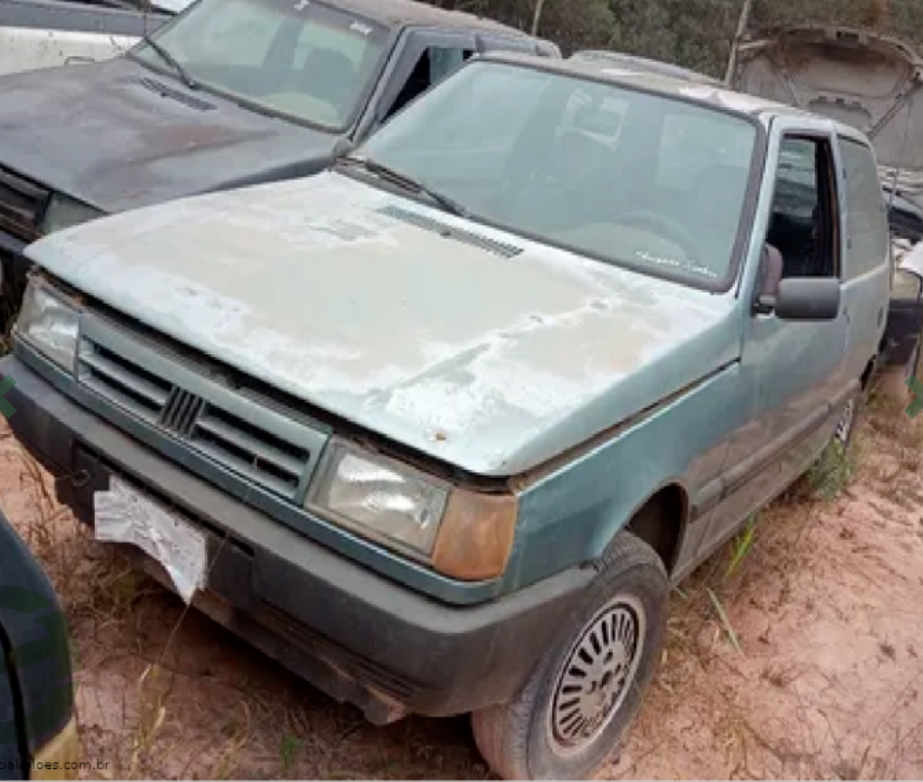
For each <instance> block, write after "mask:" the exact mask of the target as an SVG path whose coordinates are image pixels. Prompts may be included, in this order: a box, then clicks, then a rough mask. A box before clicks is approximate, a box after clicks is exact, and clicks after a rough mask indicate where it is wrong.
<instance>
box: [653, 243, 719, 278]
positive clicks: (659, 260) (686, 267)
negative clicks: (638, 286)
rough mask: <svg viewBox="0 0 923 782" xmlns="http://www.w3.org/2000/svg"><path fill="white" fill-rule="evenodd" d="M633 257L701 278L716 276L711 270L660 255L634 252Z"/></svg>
mask: <svg viewBox="0 0 923 782" xmlns="http://www.w3.org/2000/svg"><path fill="white" fill-rule="evenodd" d="M635 257H636V258H638V259H639V260H642V261H646V262H647V263H652V264H655V265H656V266H670V267H672V268H674V269H682V270H683V271H687V272H693V273H694V274H698V275H701V276H703V277H710V278H712V279H715V278H716V277H717V276H718V275H716V274H715V273H714V272H713V271H712V270H711V269H709V268H707V267H705V266H699V265H698V264H696V263H689V262H684V261H679V260H677V259H676V258H665V257H664V256H662V255H651V253H649V252H648V251H647V250H636V251H635Z"/></svg>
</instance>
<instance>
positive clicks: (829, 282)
mask: <svg viewBox="0 0 923 782" xmlns="http://www.w3.org/2000/svg"><path fill="white" fill-rule="evenodd" d="M757 311H758V312H761V313H769V312H774V313H775V315H776V317H777V318H779V320H807V321H819V320H836V318H837V316H838V315H839V314H840V281H839V280H838V279H836V278H834V277H788V278H785V279H782V280H780V281H779V292H778V294H777V295H776V296H761V297H760V299H759V303H758V305H757Z"/></svg>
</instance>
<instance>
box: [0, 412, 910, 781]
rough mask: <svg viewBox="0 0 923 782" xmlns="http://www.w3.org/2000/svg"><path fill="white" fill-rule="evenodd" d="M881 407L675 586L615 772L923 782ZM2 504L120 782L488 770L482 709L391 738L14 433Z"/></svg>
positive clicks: (892, 452)
mask: <svg viewBox="0 0 923 782" xmlns="http://www.w3.org/2000/svg"><path fill="white" fill-rule="evenodd" d="M906 403H907V402H906V401H905V402H903V404H901V403H900V402H899V401H898V402H895V401H893V400H892V401H890V402H887V401H882V397H881V395H876V396H875V397H873V399H872V402H871V403H870V406H869V409H868V410H867V411H866V414H865V416H864V423H863V425H862V427H861V429H860V431H859V433H858V436H857V440H856V442H855V444H854V447H853V449H852V452H851V454H850V456H849V457H848V458H847V459H845V460H841V462H840V463H838V464H836V465H834V469H832V470H831V471H829V472H828V473H827V474H826V475H825V476H822V475H819V474H814V475H812V476H811V477H810V478H809V479H806V480H804V481H802V482H801V483H800V484H799V486H798V487H796V488H795V489H793V490H792V492H790V493H789V495H787V496H786V497H785V498H783V499H782V500H780V501H779V502H777V503H776V504H775V505H774V506H772V507H771V508H770V509H768V510H767V511H765V512H763V513H762V514H760V515H759V516H758V517H757V518H756V519H755V520H754V522H753V524H752V527H751V528H748V530H747V531H745V532H744V533H742V534H741V536H740V537H739V538H738V539H737V540H736V541H735V542H734V543H733V544H731V545H730V546H728V547H727V548H725V549H724V550H722V551H721V552H719V553H718V554H716V555H715V556H714V557H712V559H711V560H709V561H708V562H707V563H705V565H703V566H702V567H701V568H700V570H699V571H698V572H697V573H695V574H694V575H693V576H692V577H691V578H690V579H687V581H686V582H685V583H684V584H683V585H682V588H681V589H680V590H677V591H676V593H675V594H674V597H673V601H672V609H671V615H670V619H669V644H668V647H667V649H666V650H665V652H664V655H663V660H662V664H661V666H660V671H659V674H658V676H657V678H656V681H655V684H654V686H653V687H652V689H651V691H650V693H649V696H648V698H647V700H646V703H645V706H644V709H643V711H642V713H641V716H640V718H639V721H638V723H637V724H636V726H635V729H634V730H633V732H632V734H631V736H630V737H629V739H628V741H627V743H626V746H625V747H624V748H623V751H622V752H621V755H620V757H618V758H615V759H613V763H612V764H611V765H610V766H609V767H608V768H607V769H606V770H605V771H604V773H603V775H602V776H603V777H604V778H610V779H623V778H644V779H659V778H699V779H710V778H780V777H785V778H826V779H836V778H898V779H912V778H916V779H919V778H923V699H921V695H920V693H921V691H923V621H921V620H923V567H921V564H923V470H921V467H923V416H920V417H919V418H918V419H917V420H916V421H914V422H912V421H911V420H910V419H909V418H908V416H907V415H906V414H904V413H903V409H902V408H903V405H905V404H906ZM0 437H2V440H0V501H2V507H3V510H4V512H5V513H6V514H7V516H8V517H9V518H10V519H11V520H12V521H13V522H14V523H15V524H16V526H17V527H18V529H19V530H20V532H21V533H22V534H23V535H24V536H25V537H26V538H27V539H28V540H29V542H30V544H31V545H32V547H33V548H34V550H35V551H36V552H38V554H39V555H40V557H41V559H42V561H43V563H44V564H45V566H46V568H47V569H48V570H49V572H50V574H51V575H52V577H53V579H54V580H55V582H56V585H57V587H58V590H59V592H60V594H61V596H62V599H63V601H64V603H65V606H66V609H67V611H68V614H69V617H70V621H71V625H72V626H71V629H72V633H73V637H74V644H75V650H74V653H75V657H76V667H77V670H78V673H77V682H78V707H79V712H80V725H81V735H82V741H83V748H84V759H85V760H89V761H91V762H92V763H93V764H99V766H104V768H99V767H97V768H93V769H88V770H86V771H84V772H83V776H85V777H88V778H93V777H99V776H101V777H108V778H126V777H133V778H184V777H185V778H189V777H192V778H196V777H198V778H240V777H243V778H251V779H260V778H280V777H282V778H285V777H292V778H332V779H338V778H339V779H346V778H356V777H363V778H369V777H374V778H403V779H415V778H420V779H439V778H483V777H488V776H489V772H488V770H487V768H486V767H485V766H484V764H483V763H482V762H481V761H480V760H479V758H478V755H477V752H476V750H475V748H474V744H473V741H472V739H471V734H470V730H469V727H468V723H467V721H466V720H465V719H457V720H443V721H432V720H424V719H410V720H407V721H405V722H402V723H398V724H395V725H392V726H390V727H387V728H375V727H372V726H370V725H368V724H366V723H365V722H364V721H363V719H362V717H361V715H360V714H359V712H358V711H356V710H354V709H352V708H350V707H347V706H339V705H336V704H334V703H333V702H332V701H330V700H329V699H327V698H326V697H325V696H323V695H322V694H320V693H319V692H317V691H316V690H314V689H313V688H311V687H310V686H308V685H307V684H304V683H303V682H301V681H299V680H297V679H296V678H295V677H294V676H292V675H290V674H288V673H287V672H286V671H285V670H283V669H282V668H281V667H279V666H278V665H276V664H274V663H273V662H271V661H270V660H268V659H266V658H265V657H263V656H261V655H260V654H259V653H258V652H256V651H254V650H253V649H251V648H250V647H248V646H247V644H246V643H244V642H242V641H240V640H238V639H236V638H234V637H233V636H231V635H230V634H228V633H227V632H226V631H224V630H223V629H221V628H220V627H218V626H217V625H214V624H212V623H211V622H210V621H209V620H207V619H205V618H203V617H202V616H200V615H199V614H197V613H196V612H195V611H189V612H186V611H184V606H183V604H182V602H181V601H180V600H179V599H178V598H175V597H173V596H172V595H170V594H168V593H166V592H165V591H164V590H162V589H161V588H159V587H158V586H157V585H156V584H155V583H154V582H153V581H151V580H149V579H147V578H146V577H144V576H139V575H137V574H135V573H133V572H132V571H131V570H130V569H129V568H128V567H127V566H126V564H125V563H124V560H123V559H121V558H120V557H119V556H118V555H117V554H113V552H112V551H110V550H109V549H107V548H106V547H104V546H103V545H101V544H97V543H95V542H94V541H92V540H91V539H89V537H88V535H87V533H86V531H85V530H82V529H80V528H79V527H78V526H77V524H76V522H74V521H73V519H72V518H71V517H70V516H69V514H68V513H67V512H66V511H64V510H63V509H61V508H60V507H58V506H56V505H55V503H54V502H53V500H52V499H51V497H52V496H53V491H52V482H51V479H50V478H49V477H48V476H47V475H45V474H44V473H42V471H41V470H40V469H39V468H38V467H37V466H36V465H35V463H34V462H32V461H31V460H29V459H28V458H26V457H24V456H23V454H22V453H21V451H20V449H19V447H18V445H17V444H16V442H15V440H14V439H13V438H12V437H11V436H10V435H9V433H8V432H6V431H0Z"/></svg>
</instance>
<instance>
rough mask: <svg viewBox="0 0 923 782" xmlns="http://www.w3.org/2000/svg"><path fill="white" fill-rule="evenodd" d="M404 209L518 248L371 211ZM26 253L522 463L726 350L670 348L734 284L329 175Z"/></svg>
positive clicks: (435, 446) (385, 425) (438, 432)
mask: <svg viewBox="0 0 923 782" xmlns="http://www.w3.org/2000/svg"><path fill="white" fill-rule="evenodd" d="M398 203H399V204H400V206H401V207H402V208H403V209H406V210H413V211H417V212H418V213H420V214H422V215H425V216H427V217H429V218H431V219H435V220H440V221H443V222H445V223H448V224H449V225H452V226H457V227H459V228H465V229H466V230H469V231H471V230H474V231H477V232H480V233H482V234H483V235H484V236H485V237H487V238H489V239H493V240H496V241H501V242H504V243H507V244H513V245H516V246H519V247H521V248H522V251H523V252H522V253H521V254H519V255H517V256H515V257H513V258H505V257H500V256H496V255H493V254H491V253H490V252H488V251H485V250H483V249H481V248H480V247H475V246H471V245H467V244H462V243H460V242H456V241H454V240H449V239H445V238H443V237H442V236H440V235H438V234H437V233H433V232H428V231H425V230H423V229H421V228H419V227H417V226H414V225H411V224H409V223H404V222H402V221H399V220H397V219H395V218H392V217H390V216H386V215H384V214H382V213H381V211H380V210H381V208H382V207H384V206H386V205H388V204H398ZM28 254H29V256H30V257H31V258H32V259H33V260H35V261H36V262H37V263H38V264H40V265H43V266H45V267H46V268H48V269H49V270H50V271H52V272H53V273H55V274H57V275H59V276H61V277H62V278H64V279H66V280H67V281H69V282H70V283H71V284H73V285H75V286H76V287H77V288H79V289H82V290H84V291H85V292H87V293H89V294H91V295H94V296H96V297H98V298H100V299H101V300H103V301H105V302H106V303H108V304H110V305H111V306H113V307H116V308H118V309H120V310H122V311H124V312H126V313H128V314H130V315H132V316H134V317H136V318H137V319H139V320H140V321H142V322H144V323H145V324H146V325H147V326H149V327H150V328H152V329H154V330H158V331H162V332H164V333H166V334H169V335H170V336H172V337H174V338H175V339H177V340H180V341H181V342H184V343H186V344H188V345H190V346H192V347H195V348H197V349H199V350H201V351H203V352H204V353H206V354H209V355H211V356H213V357H215V358H218V359H220V360H222V361H225V362H227V363H229V364H231V365H233V366H236V367H237V368H239V369H240V370H242V371H244V372H247V373H249V374H251V375H253V376H256V377H259V378H260V379H262V380H264V381H266V382H269V383H272V384H274V385H276V386H277V387H279V388H281V389H283V390H285V391H287V392H289V393H291V394H293V395H295V396H297V397H300V398H302V399H305V400H306V401H310V402H312V403H314V404H316V405H318V406H320V407H322V408H326V409H328V410H330V411H331V412H333V413H335V414H338V415H341V416H344V417H345V418H348V419H351V420H353V421H355V422H356V423H359V424H361V425H363V426H365V427H368V428H369V429H373V430H376V431H379V432H380V433H382V434H384V435H387V436H389V437H392V438H394V439H396V440H398V441H401V442H404V443H406V444H408V445H410V446H411V447H415V448H418V449H419V450H422V451H424V452H427V453H430V454H432V455H435V456H438V457H440V458H443V459H445V460H446V461H449V462H452V463H455V464H458V465H459V466H461V467H463V468H465V469H468V470H470V471H472V472H476V473H482V474H503V473H507V472H511V471H512V472H515V471H518V470H520V469H525V468H527V467H528V466H531V465H532V464H534V463H537V462H538V461H542V460H544V459H545V458H550V457H551V456H553V455H555V453H557V452H558V451H559V450H560V449H562V448H565V447H569V446H570V445H573V444H575V443H574V442H571V440H573V439H574V438H580V437H583V436H585V435H586V434H587V431H588V430H592V429H594V428H599V429H601V428H604V427H605V426H609V425H611V424H612V423H614V422H615V421H616V420H617V419H619V418H621V417H624V416H626V415H630V414H631V413H632V412H634V410H635V409H636V408H637V407H638V406H646V404H648V403H649V399H647V398H644V393H646V392H643V391H642V390H641V389H639V387H638V386H637V378H638V376H639V375H638V372H639V370H640V369H642V368H645V367H647V368H650V369H651V371H654V368H655V367H657V366H663V365H664V362H668V361H670V360H673V362H674V363H673V366H672V368H671V369H670V370H669V371H668V372H667V373H666V374H663V375H662V377H661V379H662V382H663V383H666V384H668V385H669V384H674V383H683V382H688V381H689V377H687V375H689V374H690V373H691V374H692V375H693V376H698V375H699V374H700V373H701V372H702V371H703V369H705V367H704V366H703V362H704V364H708V363H710V362H717V361H722V360H725V359H726V358H727V356H726V353H727V350H728V349H729V347H728V346H727V345H724V344H719V343H718V342H717V341H716V342H715V347H714V350H713V352H712V354H710V355H709V354H707V353H706V354H703V355H700V356H699V357H698V358H696V359H692V358H691V357H687V358H685V359H684V358H683V356H682V353H681V350H682V346H683V345H687V344H688V345H695V344H697V343H698V342H701V341H703V340H705V341H706V342H707V341H708V339H709V334H711V333H713V332H717V331H719V330H720V329H718V325H719V324H720V323H721V322H722V321H723V320H724V319H725V318H727V317H729V316H730V313H731V311H732V309H733V299H731V298H728V297H722V296H715V295H711V294H707V293H703V292H700V291H695V290H692V289H689V288H685V287H683V286H680V285H677V284H673V283H668V282H665V281H661V280H656V279H654V278H651V277H646V276H643V275H640V274H635V273H631V272H628V271H626V270H623V269H618V268H616V267H614V266H611V265H607V264H603V263H600V262H597V261H592V260H589V259H586V258H582V257H579V256H577V255H574V254H571V253H567V252H563V251H559V250H554V249H552V248H549V247H547V246H544V245H541V244H537V243H533V242H529V241H526V240H524V239H522V238H520V237H517V236H512V235H509V234H506V233H504V232H501V231H496V230H493V229H490V228H487V227H482V226H479V225H474V224H471V223H468V222H466V221H464V220H462V219H460V218H456V217H452V216H450V215H447V214H444V213H442V212H439V211H436V210H433V209H429V208H427V207H425V206H422V205H418V204H416V203H413V202H409V201H405V200H404V199H400V198H398V197H396V196H393V195H390V194H388V193H385V192H383V191H380V190H377V189H374V188H370V187H367V186H364V185H361V184H359V183H356V182H354V181H351V180H349V179H347V178H345V177H342V176H340V175H337V174H334V173H327V174H323V175H321V176H318V177H312V178H309V179H303V180H296V181H291V182H285V183H280V184H275V185H263V186H259V187H254V188H250V189H247V190H238V191H229V192H223V193H217V194H213V195H209V196H203V197H199V198H194V199H187V200H185V201H178V202H172V203H168V204H164V205H161V206H155V207H151V208H148V209H142V210H138V211H135V212H133V213H124V214H121V215H117V216H115V217H111V218H107V219H104V220H99V221H96V222H93V223H89V224H86V225H84V226H80V227H77V228H74V229H71V230H68V231H63V232H60V233H58V234H54V235H52V236H50V237H47V238H45V239H43V240H41V241H40V242H38V243H36V244H35V245H33V246H32V247H31V248H30V249H29V251H28ZM678 351H680V352H679V353H678ZM677 356H679V359H677V358H676V357H677ZM671 357H673V358H672V359H671ZM677 360H678V361H679V364H682V363H683V361H685V362H687V363H688V364H689V366H688V371H687V370H686V369H680V370H678V369H677V366H679V364H677ZM620 388H621V389H623V390H624V393H620ZM661 390H663V391H664V392H666V393H668V392H669V389H659V388H658V393H660V391H661ZM588 408H592V409H593V411H594V412H592V414H589V415H587V416H584V415H583V411H584V410H585V409H588ZM568 422H576V423H575V424H574V425H570V424H569V423H568ZM591 433H592V432H591Z"/></svg>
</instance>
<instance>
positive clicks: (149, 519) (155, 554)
mask: <svg viewBox="0 0 923 782" xmlns="http://www.w3.org/2000/svg"><path fill="white" fill-rule="evenodd" d="M93 510H94V516H95V524H94V530H95V537H96V539H97V540H99V541H102V542H104V543H122V544H127V545H131V546H135V547H137V548H139V549H141V550H142V551H143V552H144V553H145V554H147V555H148V556H150V557H151V558H152V559H154V560H155V561H157V562H158V563H160V565H162V566H163V568H164V570H165V571H166V572H167V574H168V575H169V577H170V580H171V581H172V582H173V585H174V587H175V588H176V591H177V592H178V593H179V595H180V597H182V598H183V600H184V601H186V603H189V602H190V601H191V600H192V598H193V597H194V595H195V594H196V592H198V591H200V590H203V589H205V587H206V577H207V569H208V538H207V536H206V534H205V533H204V532H203V531H202V530H200V529H198V528H197V527H196V526H195V525H194V524H193V523H192V522H191V521H190V520H189V519H187V518H186V517H185V516H183V515H182V514H181V513H178V512H177V511H176V510H174V509H173V508H170V507H168V506H167V505H165V504H164V503H162V502H160V501H159V500H157V499H155V498H154V497H153V496H151V495H150V494H148V493H147V492H145V491H143V490H142V489H139V488H138V487H137V486H135V485H134V484H132V483H129V482H128V481H125V480H124V479H123V478H121V477H118V476H116V475H112V476H111V477H110V479H109V488H108V490H104V491H96V492H94V493H93Z"/></svg>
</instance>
